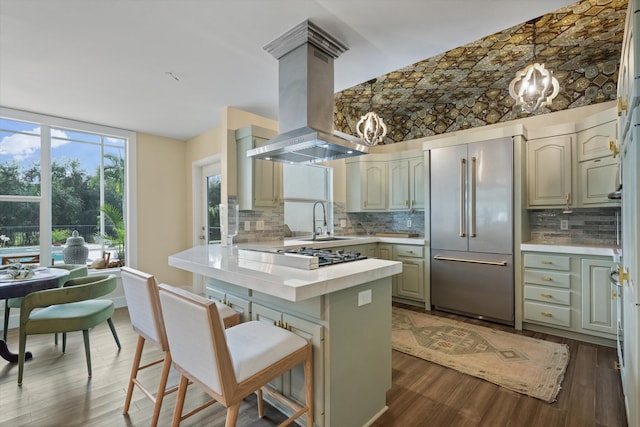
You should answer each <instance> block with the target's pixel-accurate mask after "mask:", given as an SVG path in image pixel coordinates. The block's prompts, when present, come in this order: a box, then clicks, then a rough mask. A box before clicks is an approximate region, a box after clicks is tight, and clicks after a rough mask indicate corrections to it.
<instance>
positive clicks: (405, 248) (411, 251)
mask: <svg viewBox="0 0 640 427" xmlns="http://www.w3.org/2000/svg"><path fill="white" fill-rule="evenodd" d="M396 256H401V257H413V258H424V248H423V247H422V246H412V245H396Z"/></svg>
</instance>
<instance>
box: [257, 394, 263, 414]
mask: <svg viewBox="0 0 640 427" xmlns="http://www.w3.org/2000/svg"><path fill="white" fill-rule="evenodd" d="M258 416H259V417H260V418H262V417H264V401H263V400H262V389H259V390H258Z"/></svg>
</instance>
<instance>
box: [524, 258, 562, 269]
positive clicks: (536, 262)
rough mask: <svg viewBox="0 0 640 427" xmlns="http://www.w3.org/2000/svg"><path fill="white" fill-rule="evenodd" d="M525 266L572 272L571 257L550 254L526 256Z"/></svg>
mask: <svg viewBox="0 0 640 427" xmlns="http://www.w3.org/2000/svg"><path fill="white" fill-rule="evenodd" d="M524 266H525V267H534V268H544V269H545V270H562V271H569V270H571V257H570V256H564V255H549V254H524Z"/></svg>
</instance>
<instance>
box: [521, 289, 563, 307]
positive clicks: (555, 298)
mask: <svg viewBox="0 0 640 427" xmlns="http://www.w3.org/2000/svg"><path fill="white" fill-rule="evenodd" d="M524 297H525V299H528V300H534V301H541V302H551V303H554V304H560V305H571V291H569V290H568V289H553V288H546V287H543V286H530V285H526V286H525V287H524Z"/></svg>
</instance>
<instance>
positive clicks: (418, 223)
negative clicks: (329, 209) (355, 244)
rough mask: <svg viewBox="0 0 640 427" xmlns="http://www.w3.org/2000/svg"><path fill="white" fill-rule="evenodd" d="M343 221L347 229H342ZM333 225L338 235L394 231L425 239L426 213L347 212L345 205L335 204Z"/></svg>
mask: <svg viewBox="0 0 640 427" xmlns="http://www.w3.org/2000/svg"><path fill="white" fill-rule="evenodd" d="M341 220H345V221H346V225H347V226H346V227H340V222H341ZM333 223H334V234H336V235H346V236H349V235H374V234H375V233H380V232H389V231H394V232H403V233H416V234H418V235H419V236H421V237H424V211H413V212H411V211H398V212H346V207H345V204H344V203H334V206H333ZM409 224H410V225H409Z"/></svg>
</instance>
